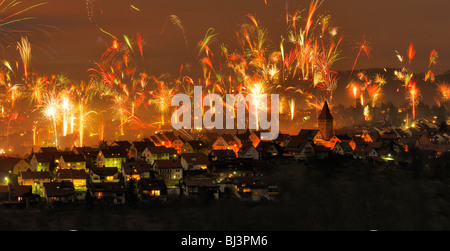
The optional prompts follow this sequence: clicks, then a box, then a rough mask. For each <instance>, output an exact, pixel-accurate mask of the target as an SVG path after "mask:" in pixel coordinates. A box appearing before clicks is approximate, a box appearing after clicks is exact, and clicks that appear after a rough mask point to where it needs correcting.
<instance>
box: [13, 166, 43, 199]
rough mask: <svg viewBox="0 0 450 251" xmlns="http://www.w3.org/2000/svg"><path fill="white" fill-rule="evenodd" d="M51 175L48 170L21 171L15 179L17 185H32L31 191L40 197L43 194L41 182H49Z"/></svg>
mask: <svg viewBox="0 0 450 251" xmlns="http://www.w3.org/2000/svg"><path fill="white" fill-rule="evenodd" d="M51 180H52V177H51V175H50V172H49V171H43V172H36V171H28V172H21V173H20V175H19V177H18V178H17V181H18V183H19V185H22V186H32V193H33V194H38V195H40V196H41V197H43V196H44V187H43V184H44V183H45V182H50V181H51Z"/></svg>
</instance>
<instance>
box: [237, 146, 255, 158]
mask: <svg viewBox="0 0 450 251" xmlns="http://www.w3.org/2000/svg"><path fill="white" fill-rule="evenodd" d="M237 154H238V158H243V159H254V160H258V159H259V152H258V150H256V148H255V147H254V146H253V144H252V143H246V144H244V145H243V146H242V147H241V148H240V149H239V151H238V153H237Z"/></svg>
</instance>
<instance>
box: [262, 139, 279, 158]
mask: <svg viewBox="0 0 450 251" xmlns="http://www.w3.org/2000/svg"><path fill="white" fill-rule="evenodd" d="M256 150H257V151H258V152H259V157H260V158H261V159H271V158H277V157H281V156H283V149H282V148H281V147H280V146H279V145H278V144H276V143H275V142H273V141H260V142H259V144H258V145H257V146H256Z"/></svg>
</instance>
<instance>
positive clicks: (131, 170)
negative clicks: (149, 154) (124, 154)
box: [123, 160, 151, 180]
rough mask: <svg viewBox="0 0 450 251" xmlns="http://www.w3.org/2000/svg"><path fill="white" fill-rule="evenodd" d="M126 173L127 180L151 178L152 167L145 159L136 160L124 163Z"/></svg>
mask: <svg viewBox="0 0 450 251" xmlns="http://www.w3.org/2000/svg"><path fill="white" fill-rule="evenodd" d="M123 170H124V173H125V177H126V180H130V179H133V180H140V179H149V178H150V172H151V168H150V165H149V164H148V163H147V162H146V161H144V160H135V161H130V162H126V163H124V169H123Z"/></svg>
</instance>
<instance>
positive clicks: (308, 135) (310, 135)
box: [297, 129, 320, 140]
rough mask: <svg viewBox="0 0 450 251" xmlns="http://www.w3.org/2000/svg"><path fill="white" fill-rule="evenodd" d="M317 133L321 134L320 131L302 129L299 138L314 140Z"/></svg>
mask: <svg viewBox="0 0 450 251" xmlns="http://www.w3.org/2000/svg"><path fill="white" fill-rule="evenodd" d="M317 133H320V131H319V130H316V129H301V130H300V132H299V133H298V135H297V136H300V137H302V138H303V139H305V140H313V139H314V137H316V135H317Z"/></svg>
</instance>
